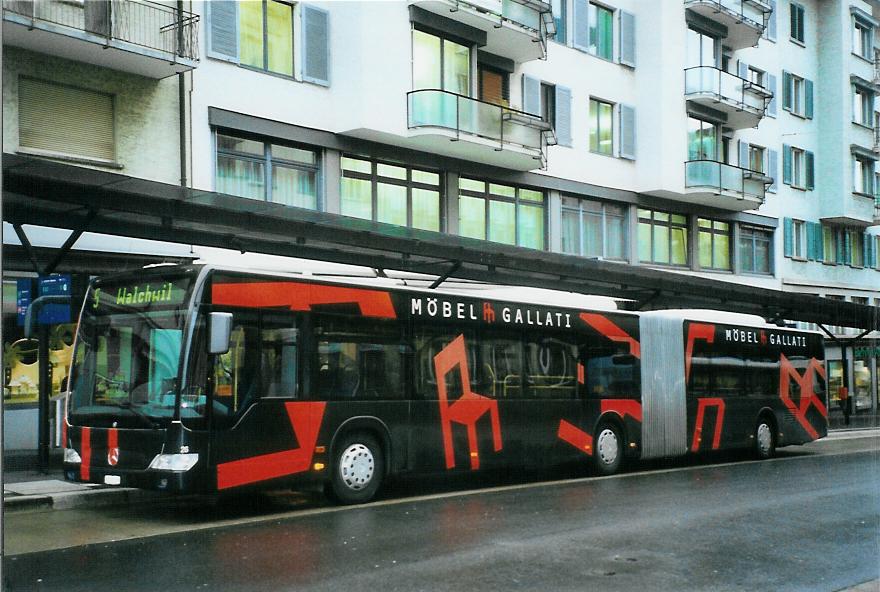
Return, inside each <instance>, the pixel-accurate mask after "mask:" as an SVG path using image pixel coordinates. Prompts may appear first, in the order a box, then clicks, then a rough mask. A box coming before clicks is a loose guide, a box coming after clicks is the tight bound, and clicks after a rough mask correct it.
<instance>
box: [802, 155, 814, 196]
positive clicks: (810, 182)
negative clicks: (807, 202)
mask: <svg viewBox="0 0 880 592" xmlns="http://www.w3.org/2000/svg"><path fill="white" fill-rule="evenodd" d="M804 163H805V164H804V167H805V168H806V169H807V171H806V172H807V175H806V177H807V189H812V188H813V187H814V186H815V182H814V175H813V168H814V167H813V153H812V152H810V151H809V150H807V151H806V152H804Z"/></svg>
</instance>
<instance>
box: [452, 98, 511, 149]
mask: <svg viewBox="0 0 880 592" xmlns="http://www.w3.org/2000/svg"><path fill="white" fill-rule="evenodd" d="M458 104H459V112H460V122H459V129H460V130H461V131H463V132H467V133H469V134H474V135H475V136H480V137H482V138H490V139H493V140H500V139H501V137H500V136H501V107H499V106H497V105H490V104H489V103H480V102H478V101H474V100H472V99H469V98H467V97H458Z"/></svg>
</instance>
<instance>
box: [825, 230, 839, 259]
mask: <svg viewBox="0 0 880 592" xmlns="http://www.w3.org/2000/svg"><path fill="white" fill-rule="evenodd" d="M822 253H823V256H822V261H823V262H825V263H837V262H838V261H837V232H836V231H835V230H834V228H832V227H830V226H824V225H823V226H822Z"/></svg>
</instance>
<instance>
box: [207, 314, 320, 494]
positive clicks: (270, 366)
mask: <svg viewBox="0 0 880 592" xmlns="http://www.w3.org/2000/svg"><path fill="white" fill-rule="evenodd" d="M296 320H297V319H296V317H295V316H294V315H293V314H292V313H283V312H274V311H273V312H262V313H259V312H257V311H235V312H234V313H233V324H232V333H231V337H230V346H229V351H227V352H226V353H224V354H220V355H218V356H215V358H214V366H213V368H212V369H211V370H210V372H211V373H212V374H211V375H212V378H213V394H212V400H211V401H210V403H209V405H210V408H209V409H208V410H207V412H208V414H209V418H208V424H209V425H210V426H211V432H212V434H211V447H212V449H211V459H212V464H213V465H215V466H216V468H217V487H218V489H221V490H223V489H228V488H231V487H237V486H242V485H249V484H253V483H260V482H264V481H269V480H272V479H276V478H280V477H288V476H290V475H292V474H294V473H297V472H302V471H305V470H307V469H308V466H309V461H310V459H311V454H312V451H313V450H314V442H301V441H299V440H298V438H301V437H302V436H303V435H304V434H308V435H309V438H311V437H312V434H311V431H310V430H303V429H300V433H297V429H296V428H297V427H298V426H299V418H298V417H294V416H293V415H291V414H298V413H308V412H309V411H311V410H306V409H304V408H302V409H301V408H300V407H296V406H295V402H297V401H298V400H299V398H300V393H299V389H298V367H299V365H298V356H299V351H298V346H299V331H298V329H297V322H296ZM292 403H293V404H294V405H291V404H292ZM295 420H297V421H296V422H295ZM295 424H296V425H295ZM314 436H315V437H316V436H317V432H316V431H315V433H314ZM300 449H302V450H303V452H302V456H304V457H305V456H308V458H307V459H303V460H304V462H291V461H292V459H293V456H292V455H291V453H294V452H295V451H297V450H300Z"/></svg>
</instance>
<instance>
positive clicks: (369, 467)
mask: <svg viewBox="0 0 880 592" xmlns="http://www.w3.org/2000/svg"><path fill="white" fill-rule="evenodd" d="M335 449H336V455H335V457H334V463H333V477H332V480H331V482H330V486H331V491H332V493H333V496H334V497H335V498H336V499H337V500H339V501H340V502H341V503H343V504H362V503H364V502H368V501H370V500H371V499H373V497H374V496H375V495H376V492H378V491H379V487H380V486H381V485H382V477H383V467H384V466H385V461H384V457H383V455H382V447H381V446H379V444H378V443H377V442H376V439H375V438H373V437H372V436H370V435H368V434H350V435H347V436H344V437H343V438H342V439H341V440H340V442H339V444H338V445H337V446H336V447H335Z"/></svg>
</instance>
